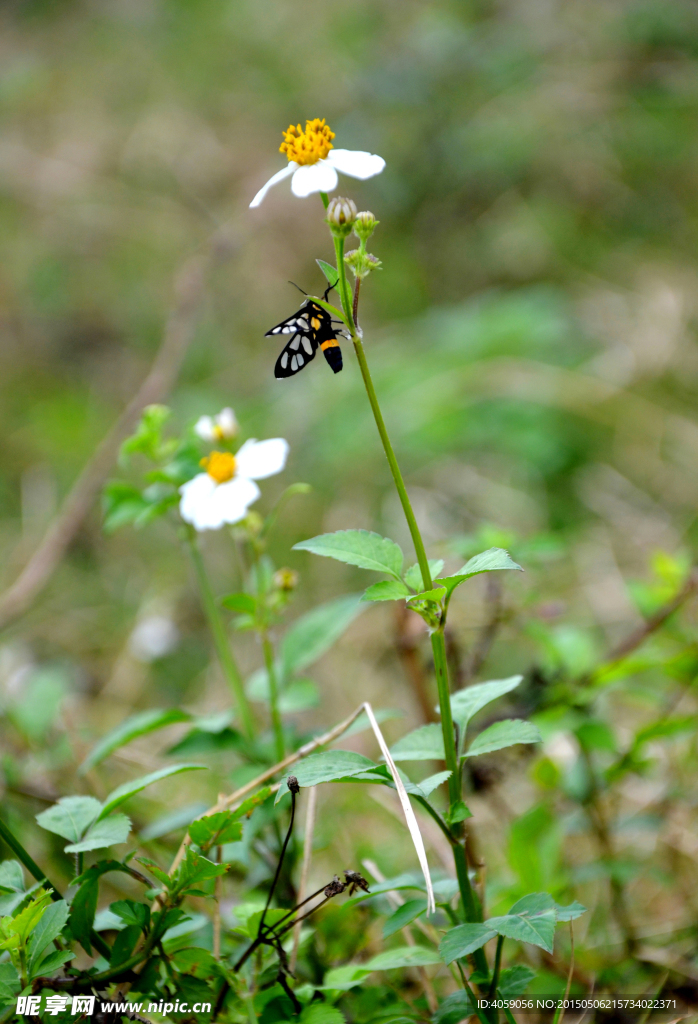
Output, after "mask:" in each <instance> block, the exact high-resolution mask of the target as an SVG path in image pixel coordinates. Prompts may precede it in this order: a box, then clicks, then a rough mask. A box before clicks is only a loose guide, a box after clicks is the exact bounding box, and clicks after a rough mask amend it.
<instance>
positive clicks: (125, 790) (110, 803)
mask: <svg viewBox="0 0 698 1024" xmlns="http://www.w3.org/2000/svg"><path fill="white" fill-rule="evenodd" d="M206 767H207V766H206V765H205V764H172V765H170V766H169V767H167V768H160V769H159V771H156V772H151V773H150V775H142V776H141V777H140V779H132V780H131V782H124V784H123V785H122V786H117V788H116V789H115V790H114V791H113V792H112V793H110V794H109V796H108V797H107V799H106V800H105V801H104V804H103V806H102V811H101V813H100V815H99V818H100V820H101V819H102V818H106V817H107V815H108V814H111V812H112V811H113V810H115V809H116V808H117V807H120V806H121V804H122V803H124V801H125V800H129V799H130V798H131V797H132V796H135V795H136V793H140V791H141V790H142V789H145V788H146V786H152V785H153V783H154V782H159V781H160V779H166V778H168V777H169V776H170V775H179V774H180V772H192V771H198V770H200V769H202V768H206Z"/></svg>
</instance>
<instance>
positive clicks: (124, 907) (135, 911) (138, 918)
mask: <svg viewBox="0 0 698 1024" xmlns="http://www.w3.org/2000/svg"><path fill="white" fill-rule="evenodd" d="M109 910H110V911H111V913H112V914H115V915H116V917H119V918H121V920H122V921H123V922H124V923H125V924H127V925H137V926H138V927H139V928H141V929H143V928H145V927H146V926H147V925H148V923H149V922H150V907H149V906H148V905H147V903H136V901H135V900H116V902H115V903H111V904H110V906H109Z"/></svg>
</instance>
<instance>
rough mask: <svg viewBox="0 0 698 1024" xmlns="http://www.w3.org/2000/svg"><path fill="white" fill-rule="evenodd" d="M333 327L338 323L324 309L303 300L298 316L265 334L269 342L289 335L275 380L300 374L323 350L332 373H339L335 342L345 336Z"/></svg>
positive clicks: (340, 356)
mask: <svg viewBox="0 0 698 1024" xmlns="http://www.w3.org/2000/svg"><path fill="white" fill-rule="evenodd" d="M296 287H298V285H296ZM331 289H332V285H330V287H329V288H328V289H327V291H326V292H325V294H324V295H323V300H324V301H325V302H327V296H328V295H329V293H330V291H331ZM299 290H302V289H299ZM336 323H340V321H338V320H333V319H332V317H331V316H330V314H329V313H328V312H327V310H326V309H323V308H322V306H318V304H317V302H313V300H312V299H311V298H306V299H305V301H304V302H302V303H301V305H300V308H299V310H298V312H297V313H293V315H292V316H289V317H286V319H285V320H282V321H281V323H280V324H277V325H276V327H272V329H271V330H270V331H267V333H266V334H265V338H271V337H273V336H274V335H276V334H290V335H291V339H290V341H288V342H287V343H286V345H285V346H284V347H283V349H282V350H281V354H280V355H279V358H278V359H277V360H276V366H275V367H274V376H275V377H276V378H278V379H283V378H284V377H293V376H295V374H297V373H300V371H301V370H302V369H303V367H304V366H307V364H308V363H309V362H310V361H311V360H312V359H314V358H315V353H316V352H317V350H318V348H319V349H321V350H322V354H323V355H324V357H325V359H326V360H327V362H328V363H329V365H330V367H331V368H332V370H333V371H334V373H339V371H340V370H341V369H342V365H343V364H342V350H341V348H340V347H339V342H338V341H337V338H340V337H341V338H344V337H347V335H346V334H344V332H342V331H341V330H338V329H337V328H335V327H334V326H333V325H334V324H336Z"/></svg>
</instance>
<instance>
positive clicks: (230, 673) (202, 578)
mask: <svg viewBox="0 0 698 1024" xmlns="http://www.w3.org/2000/svg"><path fill="white" fill-rule="evenodd" d="M187 542H188V545H189V552H190V554H191V560H192V562H193V565H194V569H195V571H196V578H197V581H198V583H199V590H200V591H201V601H202V604H203V606H204V612H205V614H206V618H207V620H208V625H209V628H210V630H211V634H212V635H213V642H214V644H215V646H216V652H217V653H218V660H219V661H220V664H221V668H222V669H223V675H224V676H225V678H226V682H227V683H228V686H229V687H230V689H231V691H232V694H233V698H234V700H235V703H236V705H237V710H238V714H239V716H240V720H241V722H242V728H243V732H244V733H245V735H246V736H247V738H248V739H251V740H252V739H254V735H255V727H254V719H253V717H252V711H251V709H250V705H249V703H248V701H247V697H246V696H245V690H244V688H243V684H242V677H241V676H240V672H239V671H238V667H237V665H236V664H235V659H234V658H233V653H232V651H231V649H230V643H229V641H228V634H227V633H226V629H225V625H224V623H223V619H222V618H221V613H220V611H219V608H218V604H217V603H216V598H215V596H214V593H213V590H212V589H211V584H210V582H209V578H208V575H207V573H206V567H205V565H204V560H203V558H202V557H201V551H200V550H199V545H198V544H197V541H196V534H195V533H194V531H193V530H192V529H189V530H188V531H187Z"/></svg>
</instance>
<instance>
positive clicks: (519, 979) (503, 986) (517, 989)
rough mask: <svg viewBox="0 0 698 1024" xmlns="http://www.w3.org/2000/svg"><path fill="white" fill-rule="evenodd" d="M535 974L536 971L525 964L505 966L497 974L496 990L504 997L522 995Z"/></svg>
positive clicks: (510, 997) (509, 997)
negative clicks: (497, 983) (497, 984)
mask: <svg viewBox="0 0 698 1024" xmlns="http://www.w3.org/2000/svg"><path fill="white" fill-rule="evenodd" d="M535 976H536V972H535V971H532V970H531V968H530V967H527V966H526V964H514V966H513V967H505V968H504V970H503V971H502V973H501V974H500V975H499V986H498V988H497V991H498V992H499V993H500V994H501V995H502V996H503V997H504V998H505V999H515V998H516V996H520V995H523V993H524V992H525V991H526V989H527V988H528V986H529V984H530V983H531V982H532V981H533V979H534V978H535Z"/></svg>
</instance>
